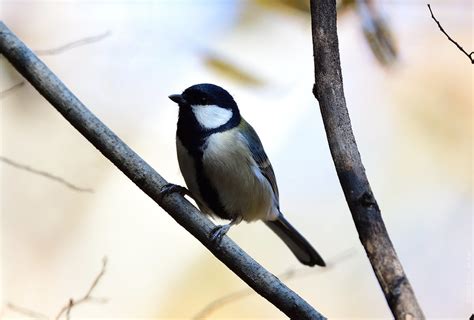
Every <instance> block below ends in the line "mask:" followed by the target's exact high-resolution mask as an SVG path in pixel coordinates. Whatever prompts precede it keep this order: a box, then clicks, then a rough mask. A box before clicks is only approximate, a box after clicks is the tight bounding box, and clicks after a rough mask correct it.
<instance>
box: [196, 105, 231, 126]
mask: <svg viewBox="0 0 474 320" xmlns="http://www.w3.org/2000/svg"><path fill="white" fill-rule="evenodd" d="M191 108H192V110H193V113H194V116H195V117H196V120H197V121H198V122H199V124H200V125H201V126H202V127H204V128H206V129H215V128H218V127H220V126H222V125H224V124H226V123H227V121H229V120H230V119H231V118H232V110H229V109H225V108H221V107H218V106H215V105H208V106H191Z"/></svg>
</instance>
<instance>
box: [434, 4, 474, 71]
mask: <svg viewBox="0 0 474 320" xmlns="http://www.w3.org/2000/svg"><path fill="white" fill-rule="evenodd" d="M427 6H428V9H430V13H431V18H433V20H434V21H435V22H436V24H437V25H438V28H439V30H441V32H442V33H444V35H445V36H446V37H448V39H449V41H451V42H452V43H454V44H455V45H456V47H458V49H459V50H461V52H462V53H464V54H465V55H466V56H467V57H468V58H469V60H471V64H474V51H472V52H471V53H467V52H466V50H464V48H463V47H461V45H460V44H459V43H457V42H456V41H455V40H454V39H453V38H451V37H450V36H449V34H448V33H447V32H446V31H444V29H443V26H441V23H439V21H438V20H437V19H436V18H435V16H434V14H433V11H432V10H431V6H430V5H429V4H428V5H427Z"/></svg>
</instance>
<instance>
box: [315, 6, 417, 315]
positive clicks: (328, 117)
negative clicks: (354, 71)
mask: <svg viewBox="0 0 474 320" xmlns="http://www.w3.org/2000/svg"><path fill="white" fill-rule="evenodd" d="M311 24H312V34H313V54H314V67H315V85H314V89H313V93H314V96H315V97H316V99H317V100H318V101H319V106H320V108H321V115H322V118H323V122H324V127H325V129H326V135H327V139H328V142H329V148H330V150H331V155H332V158H333V161H334V165H335V167H336V171H337V174H338V176H339V181H340V183H341V186H342V189H343V191H344V195H345V197H346V201H347V203H348V205H349V209H350V211H351V213H352V217H353V219H354V223H355V226H356V228H357V231H358V233H359V238H360V241H361V242H362V245H363V246H364V249H365V251H366V253H367V256H368V258H369V260H370V263H371V264H372V268H373V269H374V271H375V274H376V276H377V279H378V281H379V283H380V286H381V287H382V290H383V292H384V294H385V298H386V300H387V302H388V305H389V307H390V309H391V310H392V313H393V315H394V316H395V318H396V319H410V318H413V317H414V318H419V319H421V318H424V316H423V313H422V311H421V309H420V307H419V305H418V302H417V300H416V297H415V294H414V292H413V289H412V288H411V286H410V283H409V282H408V278H407V277H406V275H405V272H404V271H403V267H402V265H401V263H400V261H399V260H398V257H397V254H396V252H395V249H394V247H393V244H392V242H391V241H390V238H389V236H388V233H387V230H386V229H385V225H384V222H383V220H382V216H381V214H380V209H379V207H378V205H377V202H376V201H375V198H374V196H373V194H372V190H371V188H370V185H369V181H368V179H367V176H366V174H365V169H364V166H363V165H362V161H361V158H360V154H359V150H358V149H357V144H356V141H355V138H354V134H353V133H352V127H351V122H350V119H349V113H348V111H347V107H346V101H345V98H344V89H343V85H342V75H341V65H340V59H339V48H338V39H337V28H336V1H335V0H311Z"/></svg>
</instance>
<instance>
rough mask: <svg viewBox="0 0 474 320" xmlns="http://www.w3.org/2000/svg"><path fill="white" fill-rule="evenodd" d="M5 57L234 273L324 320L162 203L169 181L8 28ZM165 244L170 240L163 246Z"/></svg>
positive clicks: (192, 214) (290, 310)
mask: <svg viewBox="0 0 474 320" xmlns="http://www.w3.org/2000/svg"><path fill="white" fill-rule="evenodd" d="M0 52H1V53H2V54H3V55H4V56H5V57H6V58H7V59H8V60H9V61H10V63H12V65H13V66H14V67H15V68H16V69H17V70H18V71H19V72H20V73H21V74H22V75H23V76H24V77H25V79H27V80H28V81H29V82H30V83H31V84H32V85H33V86H34V87H35V88H36V89H37V90H38V91H39V92H40V93H41V94H42V95H43V96H44V97H45V98H46V99H47V100H48V101H49V102H50V103H51V104H52V105H53V106H54V107H55V108H56V110H58V111H59V112H60V113H61V114H62V115H63V116H64V117H65V118H66V119H67V120H68V121H69V122H70V123H71V124H72V125H73V126H74V127H75V128H76V129H77V130H78V131H79V132H80V133H81V134H82V135H83V136H84V137H85V138H86V139H88V140H89V141H90V142H91V143H92V144H93V145H94V146H95V147H96V148H97V149H98V150H99V151H100V152H101V153H102V154H103V155H104V156H105V157H107V158H108V159H109V160H110V161H111V162H113V163H114V164H115V165H116V166H117V168H119V169H120V170H121V171H122V172H123V173H124V174H125V175H126V176H127V177H128V178H129V179H130V180H132V181H133V182H134V183H135V184H136V185H137V186H138V187H139V188H140V189H142V190H143V191H144V192H145V193H146V194H147V195H148V196H149V197H151V198H152V199H153V200H154V201H155V202H156V203H157V204H159V205H160V206H161V207H162V208H163V209H165V210H166V211H167V212H168V213H169V214H170V215H171V216H172V217H173V218H174V219H175V220H176V221H177V222H178V223H179V224H180V225H181V226H183V227H184V228H185V229H186V230H188V231H189V232H190V233H191V234H192V235H193V236H194V237H196V238H197V239H198V240H199V241H200V242H201V243H202V244H203V245H204V246H205V247H206V248H208V249H209V251H211V252H212V254H214V256H216V257H217V258H218V259H219V260H221V261H222V262H223V263H224V264H225V265H226V266H227V267H228V268H229V269H230V270H232V271H233V272H234V273H235V274H236V275H238V276H239V277H240V278H241V279H242V280H244V281H245V282H246V283H247V284H248V285H249V286H251V287H252V288H253V289H254V290H255V291H256V292H258V293H259V294H260V295H262V296H263V297H264V298H266V299H267V300H268V301H270V302H271V303H272V304H273V305H275V306H276V307H277V308H279V309H280V310H281V311H282V312H284V313H285V314H286V315H287V316H288V317H290V318H292V319H324V317H323V316H322V315H321V314H319V313H318V312H317V311H316V310H315V309H314V308H313V307H312V306H311V305H309V304H308V303H307V302H306V301H305V300H303V299H302V298H301V297H300V296H298V295H297V294H296V293H295V292H293V291H292V290H290V289H289V288H288V287H287V286H286V285H285V284H283V283H282V282H281V281H280V280H279V279H278V278H277V277H275V276H274V275H273V274H271V273H270V272H268V271H267V270H266V269H264V268H263V267H262V266H261V265H260V264H258V263H257V262H256V261H255V260H254V259H253V258H252V257H250V256H249V255H248V254H247V253H245V252H244V251H243V250H242V249H241V248H240V247H239V246H237V245H236V244H235V243H234V242H233V241H232V240H230V238H229V237H227V236H224V237H223V239H222V241H221V242H220V244H216V243H215V242H214V241H212V240H211V239H210V237H209V234H210V233H211V231H212V230H213V228H214V227H215V225H214V224H213V223H212V222H211V221H210V220H209V219H208V218H207V217H206V216H204V215H203V214H201V213H200V212H199V210H197V209H196V208H195V207H194V206H193V205H192V204H191V203H190V202H189V201H187V200H186V199H185V198H184V197H182V196H180V195H178V194H171V195H169V196H165V197H162V196H161V189H162V188H163V186H165V185H166V184H167V181H166V180H165V179H164V178H163V177H161V176H160V175H159V174H158V173H157V172H156V171H155V170H154V169H153V168H152V167H151V166H150V165H149V164H147V163H146V162H145V161H144V160H143V159H142V158H140V157H139V156H138V155H137V154H136V153H135V152H134V151H133V150H132V149H131V148H130V147H129V146H127V145H126V144H125V143H124V142H123V141H122V140H121V139H120V138H119V137H117V136H116V135H115V133H113V132H112V131H111V130H110V129H109V128H108V127H107V126H105V125H104V124H103V123H102V122H101V121H100V120H99V119H98V118H97V117H96V116H95V115H94V114H92V112H90V111H89V110H88V109H87V108H86V107H85V106H84V105H83V104H82V102H80V101H79V99H78V98H77V97H76V96H74V94H73V93H72V92H71V91H69V89H68V88H67V87H66V86H65V85H64V84H63V83H62V82H61V80H59V78H58V77H56V76H55V75H54V74H53V73H52V72H51V71H50V70H49V69H48V68H47V67H46V65H45V64H44V63H43V62H41V61H40V60H39V59H38V57H36V56H35V54H34V53H33V52H32V51H31V50H30V49H28V48H27V47H26V46H25V44H23V43H22V42H21V41H20V40H19V39H18V38H17V37H16V36H15V35H14V34H13V33H12V32H11V31H10V30H9V29H8V28H7V27H6V26H5V24H3V23H0ZM164 241H166V240H164Z"/></svg>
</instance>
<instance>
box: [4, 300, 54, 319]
mask: <svg viewBox="0 0 474 320" xmlns="http://www.w3.org/2000/svg"><path fill="white" fill-rule="evenodd" d="M7 308H8V309H10V310H12V311H14V312H16V313H18V314H22V315H24V316H27V317H29V318H33V319H45V320H48V319H49V317H48V316H47V315H44V314H42V313H39V312H36V311H34V310H30V309H27V308H24V307H20V306H17V305H14V304H13V303H7Z"/></svg>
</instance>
